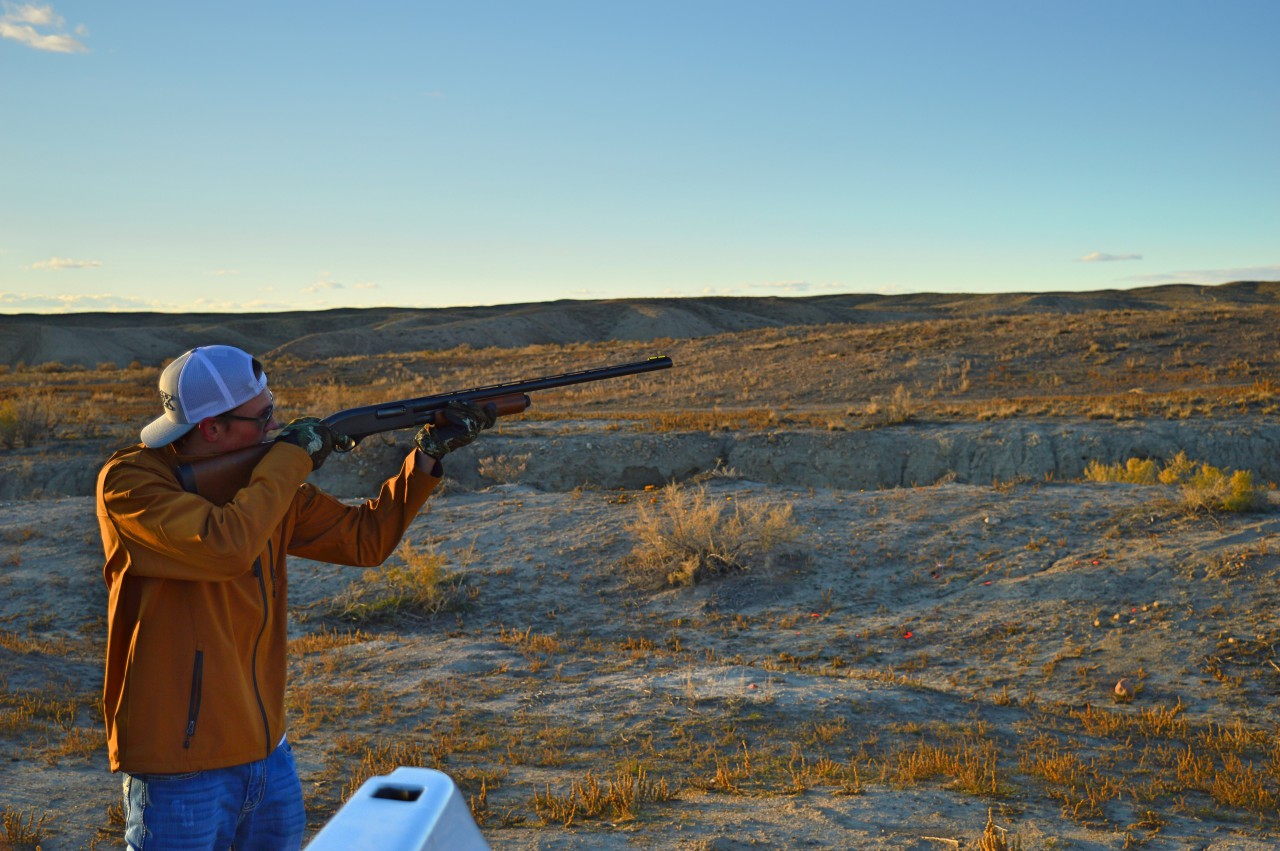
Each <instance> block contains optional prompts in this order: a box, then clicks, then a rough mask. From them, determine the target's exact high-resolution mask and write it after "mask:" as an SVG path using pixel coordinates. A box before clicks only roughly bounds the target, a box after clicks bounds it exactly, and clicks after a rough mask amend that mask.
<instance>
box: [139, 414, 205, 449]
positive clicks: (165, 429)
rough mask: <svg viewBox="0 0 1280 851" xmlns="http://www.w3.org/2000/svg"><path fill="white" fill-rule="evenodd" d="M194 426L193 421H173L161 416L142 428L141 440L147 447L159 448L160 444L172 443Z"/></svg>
mask: <svg viewBox="0 0 1280 851" xmlns="http://www.w3.org/2000/svg"><path fill="white" fill-rule="evenodd" d="M195 427H196V426H195V423H179V422H174V421H173V420H171V419H169V418H168V417H164V416H162V417H159V418H157V419H155V420H153V421H152V422H151V423H150V424H149V425H148V426H147V427H146V428H144V429H143V430H142V442H143V444H144V445H145V446H146V447H147V448H148V449H159V448H160V447H161V446H168V445H169V444H170V443H173V442H174V441H175V440H177V439H178V438H180V437H182V436H183V435H184V434H186V433H187V432H189V431H191V429H193V428H195Z"/></svg>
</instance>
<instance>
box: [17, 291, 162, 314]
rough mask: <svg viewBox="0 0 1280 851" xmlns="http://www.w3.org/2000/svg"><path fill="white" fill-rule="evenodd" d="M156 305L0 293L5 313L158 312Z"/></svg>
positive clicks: (100, 296) (102, 296) (122, 299)
mask: <svg viewBox="0 0 1280 851" xmlns="http://www.w3.org/2000/svg"><path fill="white" fill-rule="evenodd" d="M160 309H163V308H160V307H158V306H157V305H156V303H155V302H152V301H145V300H143V299H139V298H132V297H130V296H118V295H110V294H105V293H103V294H89V295H32V294H30V293H2V292H0V311H3V312H5V313H86V312H90V311H117V310H160Z"/></svg>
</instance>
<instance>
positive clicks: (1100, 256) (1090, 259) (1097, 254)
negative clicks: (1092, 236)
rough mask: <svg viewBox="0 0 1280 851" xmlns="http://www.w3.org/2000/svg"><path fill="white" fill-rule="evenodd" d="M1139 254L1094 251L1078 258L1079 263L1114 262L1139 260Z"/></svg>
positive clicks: (1140, 256) (1140, 257)
mask: <svg viewBox="0 0 1280 851" xmlns="http://www.w3.org/2000/svg"><path fill="white" fill-rule="evenodd" d="M1141 259H1142V255H1141V254H1105V253H1103V252H1101V251H1094V252H1092V253H1090V254H1086V255H1085V256H1083V257H1081V258H1080V262H1081V263H1114V262H1115V261H1117V260H1141Z"/></svg>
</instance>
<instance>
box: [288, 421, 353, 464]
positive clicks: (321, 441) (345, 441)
mask: <svg viewBox="0 0 1280 851" xmlns="http://www.w3.org/2000/svg"><path fill="white" fill-rule="evenodd" d="M276 440H277V441H280V442H282V443H292V444H293V445H294V446H297V447H299V448H301V449H303V450H305V451H306V453H307V454H308V455H310V456H311V469H312V470H319V469H320V465H321V464H323V463H324V461H325V459H326V458H328V457H329V453H330V452H332V451H333V450H335V449H337V450H339V451H341V452H346V451H348V450H350V449H351V448H352V447H354V445H355V442H354V441H353V440H352V439H351V438H349V437H347V436H346V435H345V434H337V433H336V432H334V430H333V429H331V428H329V427H328V426H327V425H325V424H324V423H323V422H321V421H320V420H319V419H318V418H317V417H299V418H298V419H296V420H293V421H292V422H290V423H289V424H288V425H287V426H285V427H284V428H282V429H281V430H280V433H279V434H278V435H276Z"/></svg>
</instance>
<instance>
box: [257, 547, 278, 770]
mask: <svg viewBox="0 0 1280 851" xmlns="http://www.w3.org/2000/svg"><path fill="white" fill-rule="evenodd" d="M253 575H254V576H255V577H257V579H258V590H259V591H261V592H262V626H260V627H258V637H257V638H255V639H254V640H253V696H254V697H255V698H256V699H257V701H258V712H259V713H261V714H262V731H263V734H264V740H265V741H266V743H267V751H266V755H267V756H271V751H272V750H274V748H273V747H272V744H271V722H270V721H269V720H268V719H267V707H266V705H265V704H263V702H262V691H261V690H260V689H259V688H258V647H259V646H260V645H261V644H262V636H263V634H265V633H266V631H267V616H268V613H269V612H270V604H269V601H268V599H267V578H266V576H265V575H263V570H262V556H258V558H257V559H256V560H255V561H254V563H253Z"/></svg>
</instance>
